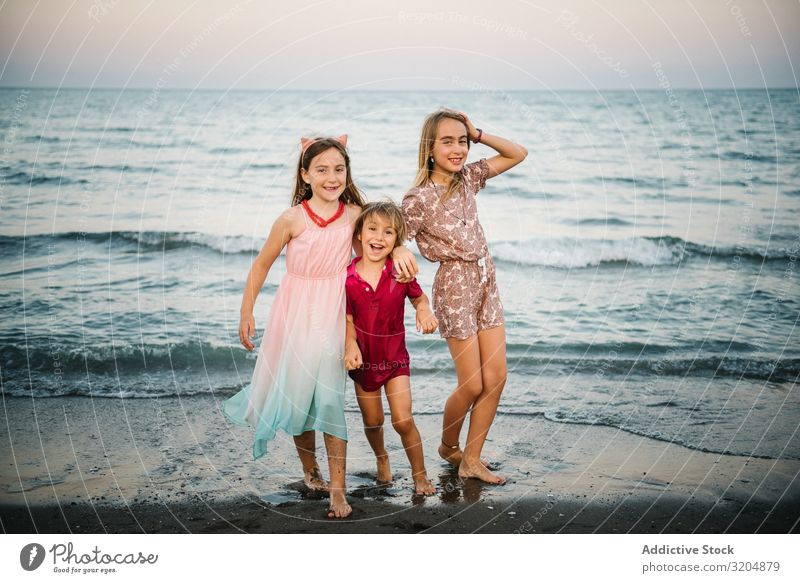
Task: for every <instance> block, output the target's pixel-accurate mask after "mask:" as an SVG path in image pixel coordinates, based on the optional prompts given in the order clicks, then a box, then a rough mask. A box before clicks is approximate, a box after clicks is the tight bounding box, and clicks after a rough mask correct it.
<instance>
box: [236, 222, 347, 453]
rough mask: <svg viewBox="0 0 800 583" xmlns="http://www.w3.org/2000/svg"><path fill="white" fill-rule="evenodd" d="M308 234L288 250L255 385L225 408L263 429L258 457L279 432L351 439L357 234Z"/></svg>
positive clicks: (342, 229) (341, 228) (339, 226)
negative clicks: (348, 362)
mask: <svg viewBox="0 0 800 583" xmlns="http://www.w3.org/2000/svg"><path fill="white" fill-rule="evenodd" d="M303 217H304V218H305V219H306V229H305V231H303V232H302V233H300V235H298V236H297V237H294V238H293V239H291V240H290V241H289V243H288V245H287V246H286V274H285V275H284V277H283V280H282V281H281V284H280V287H279V288H278V292H277V294H275V300H274V302H273V304H272V309H271V311H270V315H269V321H268V323H267V327H266V330H265V331H264V336H263V339H262V341H261V347H260V348H259V351H258V358H257V360H256V367H255V370H254V371H253V380H252V382H251V383H250V384H249V385H248V386H246V387H244V388H243V389H242V390H241V391H239V392H238V393H237V394H236V395H234V396H233V397H231V398H230V399H227V400H226V401H225V402H224V403H223V411H224V413H225V415H226V416H227V417H228V419H230V420H231V421H232V422H233V423H236V424H238V425H248V426H251V427H253V428H255V443H254V444H253V459H257V458H259V457H261V456H262V455H264V454H265V453H266V451H267V442H268V441H269V440H270V439H272V438H273V437H275V433H276V432H277V430H278V429H283V430H284V431H286V433H288V434H289V435H300V434H301V433H303V432H305V431H309V430H311V429H317V430H319V431H322V432H324V433H328V434H330V435H334V436H336V437H339V438H341V439H345V440H346V439H347V427H346V424H345V418H344V391H345V381H346V379H347V374H346V371H345V366H344V361H343V356H344V337H345V291H344V283H345V278H346V276H347V265H348V263H350V256H351V249H352V242H353V228H352V226H351V225H350V223H349V221H348V217H347V214H345V216H344V222H337V223H334V224H332V225H329V226H328V227H325V228H320V227H317V226H316V225H314V224H313V223H311V221H309V220H308V218H307V217H306V214H305V213H303Z"/></svg>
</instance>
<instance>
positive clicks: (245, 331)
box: [239, 314, 256, 350]
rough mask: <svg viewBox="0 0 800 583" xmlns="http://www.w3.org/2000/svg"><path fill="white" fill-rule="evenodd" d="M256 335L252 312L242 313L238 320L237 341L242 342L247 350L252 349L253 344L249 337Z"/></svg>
mask: <svg viewBox="0 0 800 583" xmlns="http://www.w3.org/2000/svg"><path fill="white" fill-rule="evenodd" d="M255 336H256V320H255V318H253V314H247V315H244V314H242V316H241V319H240V320H239V342H241V343H242V346H244V347H245V348H246V349H247V350H253V348H254V344H253V343H252V342H251V341H250V339H251V338H255Z"/></svg>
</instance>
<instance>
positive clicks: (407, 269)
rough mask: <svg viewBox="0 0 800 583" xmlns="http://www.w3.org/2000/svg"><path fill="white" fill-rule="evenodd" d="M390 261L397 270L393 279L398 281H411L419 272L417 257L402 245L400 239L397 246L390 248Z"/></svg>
mask: <svg viewBox="0 0 800 583" xmlns="http://www.w3.org/2000/svg"><path fill="white" fill-rule="evenodd" d="M392 261H393V262H394V267H395V271H397V275H396V276H395V279H396V280H397V281H398V282H400V283H409V282H411V280H413V279H414V278H415V277H416V276H417V274H418V273H419V265H417V258H416V257H414V254H413V253H412V252H411V251H410V250H409V249H408V247H403V242H402V241H398V242H397V246H396V247H395V248H394V249H392Z"/></svg>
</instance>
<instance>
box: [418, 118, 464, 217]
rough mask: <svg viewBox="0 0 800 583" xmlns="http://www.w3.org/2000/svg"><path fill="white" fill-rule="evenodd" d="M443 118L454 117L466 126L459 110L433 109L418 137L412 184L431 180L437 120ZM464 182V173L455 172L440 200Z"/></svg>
mask: <svg viewBox="0 0 800 583" xmlns="http://www.w3.org/2000/svg"><path fill="white" fill-rule="evenodd" d="M443 119H454V120H456V121H460V122H461V123H463V124H464V127H465V128H466V127H467V120H466V119H465V118H464V116H463V115H461V114H460V113H459V112H457V111H455V110H453V109H448V108H446V107H443V108H441V109H439V110H437V111H434V112H433V113H432V114H430V115H429V116H428V117H426V118H425V121H424V122H423V124H422V135H421V136H420V138H419V160H418V168H419V169H418V170H417V177H416V178H415V179H414V186H417V187H419V186H425V185H426V184H428V183H429V182H431V174H433V160H432V157H433V144H434V142H436V132H437V131H438V129H439V122H441V121H442V120H443ZM467 149H469V137H468V138H467ZM463 184H464V174H463V173H462V172H455V173H454V174H453V178H452V180H451V181H450V185H449V186H448V187H447V192H445V193H444V195H443V196H442V197H441V202H445V201H446V200H447V199H448V198H450V197H451V196H452V195H453V193H455V192H457V191H458V189H459V188H461V187H462V186H463Z"/></svg>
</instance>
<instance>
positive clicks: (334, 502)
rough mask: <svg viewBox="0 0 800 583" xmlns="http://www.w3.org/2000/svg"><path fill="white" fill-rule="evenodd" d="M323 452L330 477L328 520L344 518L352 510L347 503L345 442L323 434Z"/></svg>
mask: <svg viewBox="0 0 800 583" xmlns="http://www.w3.org/2000/svg"><path fill="white" fill-rule="evenodd" d="M325 450H326V451H327V452H328V471H329V472H330V475H331V483H330V487H329V489H330V493H331V504H330V510H328V517H329V518H334V517H335V518H345V517H347V516H349V515H350V513H351V512H352V511H353V509H352V508H351V507H350V505H349V504H348V503H347V497H346V496H345V494H346V493H347V490H346V486H345V473H346V471H347V442H346V441H345V440H344V439H341V438H339V437H334V436H333V435H329V434H327V433H325Z"/></svg>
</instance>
